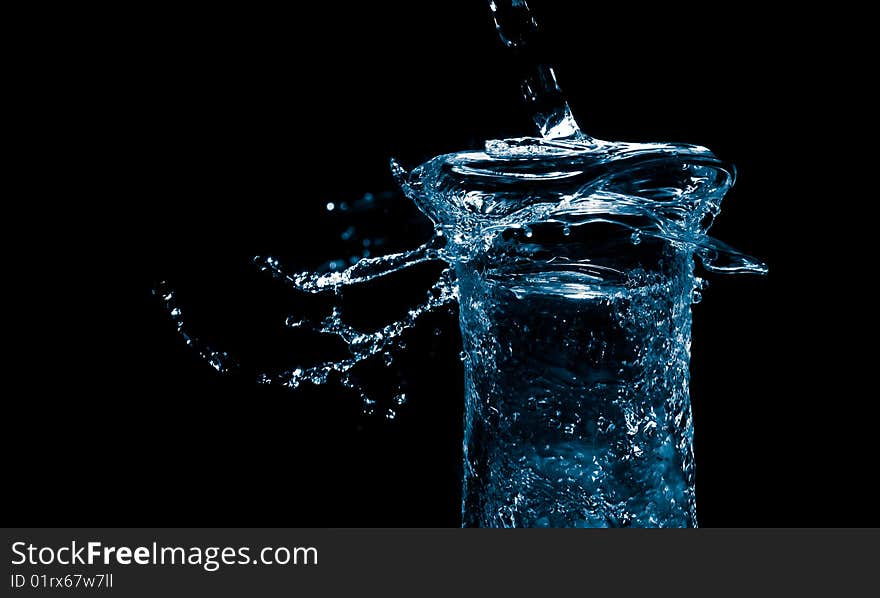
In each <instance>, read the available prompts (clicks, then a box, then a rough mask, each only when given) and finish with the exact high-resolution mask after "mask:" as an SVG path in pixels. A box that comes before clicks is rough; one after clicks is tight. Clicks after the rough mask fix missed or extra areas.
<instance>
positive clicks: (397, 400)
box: [394, 393, 406, 405]
mask: <svg viewBox="0 0 880 598" xmlns="http://www.w3.org/2000/svg"><path fill="white" fill-rule="evenodd" d="M405 403H406V393H400V394H399V395H397V396H395V397H394V404H395V405H403V404H405Z"/></svg>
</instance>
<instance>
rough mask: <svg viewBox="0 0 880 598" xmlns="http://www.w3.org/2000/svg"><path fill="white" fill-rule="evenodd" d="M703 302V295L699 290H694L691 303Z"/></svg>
mask: <svg viewBox="0 0 880 598" xmlns="http://www.w3.org/2000/svg"><path fill="white" fill-rule="evenodd" d="M702 300H703V293H701V292H700V289H694V295H693V300H692V301H693V303H699V302H700V301H702Z"/></svg>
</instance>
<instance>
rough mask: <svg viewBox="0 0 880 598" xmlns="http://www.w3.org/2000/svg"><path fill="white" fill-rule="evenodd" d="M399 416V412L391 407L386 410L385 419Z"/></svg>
mask: <svg viewBox="0 0 880 598" xmlns="http://www.w3.org/2000/svg"><path fill="white" fill-rule="evenodd" d="M395 417H397V413H395V411H394V409H389V410H388V411H386V412H385V419H388V420H392V419H394V418H395Z"/></svg>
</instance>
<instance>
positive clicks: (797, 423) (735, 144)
mask: <svg viewBox="0 0 880 598" xmlns="http://www.w3.org/2000/svg"><path fill="white" fill-rule="evenodd" d="M532 4H533V9H534V10H535V12H536V13H537V16H538V18H539V19H540V21H541V23H542V25H543V27H544V28H545V30H546V31H548V32H549V33H550V37H551V39H552V40H553V41H552V47H551V50H552V55H553V60H554V62H555V63H556V64H557V67H558V68H557V73H558V75H559V79H560V82H561V84H562V86H563V88H564V89H565V90H566V91H567V93H568V94H569V96H570V100H571V104H572V107H573V110H574V112H575V114H576V116H577V117H578V119H579V121H580V122H581V124H582V126H584V128H586V129H587V130H588V131H589V132H590V133H591V134H592V135H594V136H596V137H599V138H603V139H620V140H633V141H636V140H668V141H682V142H691V143H698V144H700V145H705V146H707V147H710V148H711V149H712V150H713V151H714V152H715V153H716V155H718V156H719V157H721V158H722V159H725V160H728V161H730V162H733V163H735V164H736V166H737V168H738V171H739V179H738V182H737V184H736V186H735V187H734V189H733V190H732V191H731V192H730V193H729V195H728V197H727V199H726V202H725V206H724V211H723V213H722V215H721V217H720V218H719V219H718V220H717V223H716V225H715V228H714V229H713V233H714V235H715V236H717V237H719V238H721V239H723V240H725V241H726V242H728V243H730V244H732V245H733V246H735V247H737V248H739V249H742V250H744V251H746V252H748V253H750V254H752V255H755V256H758V257H759V258H761V259H762V260H764V261H766V262H767V263H768V264H769V265H770V275H769V276H767V277H763V278H759V277H714V278H712V279H711V285H710V288H709V290H708V291H707V292H706V293H705V300H704V301H703V303H701V304H700V305H698V306H696V307H695V309H694V329H693V360H692V396H693V406H694V415H695V426H696V454H697V465H698V476H697V477H698V481H697V486H698V487H697V492H698V504H699V516H700V522H701V525H706V526H745V525H749V526H831V525H835V526H836V525H843V526H851V525H876V523H877V516H876V514H875V511H874V509H873V508H872V506H873V500H872V496H871V494H870V493H869V492H868V490H867V485H868V482H869V478H870V477H871V476H872V475H873V472H874V467H873V466H872V465H871V464H872V463H873V457H872V455H871V453H870V451H871V448H872V446H873V441H872V435H875V434H876V432H874V428H875V427H876V423H875V421H876V419H875V418H876V407H875V405H874V404H873V403H874V394H875V393H874V391H873V390H871V389H872V388H873V385H872V384H870V383H869V382H868V380H869V377H870V375H871V371H870V369H869V368H867V367H866V366H865V365H864V362H865V361H867V359H866V353H867V351H866V350H863V349H860V348H859V347H860V346H861V345H860V342H861V341H860V340H859V338H860V337H868V336H867V335H868V328H869V322H868V321H863V319H864V317H863V316H862V315H860V314H864V313H866V310H869V308H870V306H871V305H872V303H871V300H870V299H869V297H868V296H866V295H869V294H867V293H865V292H864V290H862V289H860V288H857V285H856V284H855V283H854V282H853V280H854V279H853V278H852V277H851V275H852V273H854V272H856V271H858V268H857V267H856V265H855V260H856V258H857V257H858V256H859V255H864V254H865V250H864V249H862V245H863V244H864V243H862V242H860V241H859V236H858V235H857V234H856V233H855V232H854V231H853V230H852V221H853V220H855V219H857V216H856V215H855V214H854V213H853V210H852V209H851V207H850V206H852V204H851V203H850V202H852V201H854V200H853V199H852V198H853V195H851V194H850V192H849V190H845V189H843V188H842V187H841V185H842V182H841V179H842V178H843V179H844V180H845V179H846V177H845V176H843V175H842V174H841V165H840V164H837V163H834V161H833V160H834V156H835V155H838V156H839V155H840V154H841V153H846V151H847V147H850V146H848V144H849V143H850V140H849V138H848V137H850V136H854V135H856V134H857V133H858V127H857V126H852V125H850V124H849V123H848V121H847V119H848V118H849V117H850V115H849V110H848V108H846V107H847V106H849V98H850V97H851V95H852V92H850V91H848V90H847V89H846V88H845V87H844V81H845V80H846V77H847V75H845V74H844V72H843V70H842V69H841V67H840V62H838V61H836V60H831V59H830V58H829V56H828V51H829V50H828V45H829V42H828V36H829V35H837V36H843V37H844V38H845V37H847V35H848V27H850V25H851V23H852V22H854V21H857V20H858V16H857V15H846V16H845V18H843V19H840V18H839V16H840V15H832V14H828V13H822V14H806V13H800V14H798V15H791V14H789V15H785V16H784V17H774V16H772V15H769V14H765V13H764V12H762V11H759V10H758V9H755V8H746V7H740V6H735V5H730V6H728V7H726V8H723V9H721V8H715V9H712V10H710V9H708V8H706V7H705V6H702V7H699V6H687V5H684V4H675V5H674V6H673V5H669V6H663V7H662V8H652V9H650V10H647V9H644V8H641V7H635V6H631V5H620V6H619V7H618V8H610V7H607V6H605V7H603V8H596V7H592V6H589V5H588V4H587V3H577V4H578V7H577V8H575V7H573V6H572V5H573V4H574V3H561V2H550V1H547V2H539V1H538V0H534V2H533V3H532ZM74 16H75V17H76V19H75V20H74ZM22 25H23V26H24V27H26V28H27V30H28V31H32V32H33V34H34V35H33V36H31V37H30V38H29V40H28V41H26V42H22V45H21V46H20V47H19V50H18V51H17V52H16V54H15V56H14V61H15V62H16V64H17V65H18V66H20V67H22V68H21V70H22V71H23V74H24V75H25V79H26V83H25V84H23V85H22V86H21V91H22V92H23V94H24V96H25V98H26V102H25V103H26V104H29V105H28V106H27V107H26V110H23V111H22V112H21V113H20V116H18V120H19V122H20V123H21V124H23V125H24V127H25V129H26V130H27V138H26V141H24V142H22V145H21V148H20V151H18V152H17V158H18V159H19V160H21V162H22V168H21V171H20V172H21V173H22V174H24V175H25V176H24V177H23V185H22V186H21V187H20V189H19V191H18V192H17V194H16V196H17V197H20V198H21V201H15V202H14V204H15V205H14V207H13V209H11V210H10V212H9V220H8V221H6V222H5V223H4V225H5V226H4V228H7V229H9V230H10V234H12V233H15V232H19V233H21V232H24V235H23V238H24V240H23V241H22V242H21V243H19V244H16V245H15V246H14V248H12V249H11V250H10V252H9V255H11V256H12V257H13V259H12V262H13V264H12V267H11V268H10V269H9V270H8V280H10V287H9V288H10V289H13V291H14V292H13V293H11V295H12V296H13V297H14V299H16V308H15V309H14V310H12V311H9V312H7V317H8V328H9V329H10V330H11V331H12V332H13V333H15V334H16V336H15V339H14V341H11V342H10V346H11V347H12V348H13V349H14V350H13V353H14V354H15V357H14V359H13V360H12V361H11V362H10V364H11V366H12V368H11V372H10V374H9V375H8V379H9V387H8V389H7V392H6V393H4V394H5V398H4V406H5V412H6V416H5V417H4V430H5V431H4V434H3V440H4V444H5V447H4V453H5V460H4V461H5V468H4V469H5V475H6V478H7V484H5V487H6V488H7V492H6V494H7V497H6V498H7V499H8V503H7V504H8V506H7V507H6V509H5V511H4V512H5V514H6V518H7V519H10V520H11V521H10V523H12V522H14V523H15V524H18V525H82V526H90V525H105V526H108V525H110V526H113V525H171V526H173V525H248V526H250V525H255V526H455V525H458V523H459V508H460V503H459V478H460V451H461V448H460V443H461V403H462V400H461V366H460V364H459V363H458V361H457V359H456V354H457V351H458V348H457V343H458V342H459V339H458V338H457V337H456V333H455V314H454V313H444V314H440V315H438V316H435V317H434V321H430V322H427V323H426V325H425V327H424V331H423V332H421V333H418V334H416V335H414V336H413V337H412V338H411V339H410V340H409V345H410V346H409V350H408V352H407V355H408V356H407V357H405V358H401V360H400V361H399V365H400V366H401V368H403V369H405V371H406V372H407V373H406V384H407V385H408V386H407V390H408V394H409V396H410V397H411V400H410V402H409V404H408V405H406V406H405V407H404V408H402V409H400V410H399V413H398V417H397V418H396V419H395V420H394V421H390V422H388V421H385V420H384V419H383V418H381V417H372V418H369V417H363V416H361V415H359V410H360V404H359V401H358V400H357V398H356V397H354V396H352V395H351V394H349V393H346V392H343V391H341V390H340V389H339V388H336V387H333V386H330V387H326V388H320V389H306V390H302V391H299V392H295V393H291V392H287V391H284V390H282V389H278V388H269V387H258V386H256V385H255V384H254V383H253V377H252V375H251V374H252V369H253V368H257V367H265V368H272V367H277V366H280V365H282V364H285V363H291V360H294V359H301V358H303V357H304V356H306V357H308V356H309V355H311V353H310V352H315V351H318V349H319V348H318V347H317V345H316V344H315V343H314V342H313V341H311V340H310V341H308V342H306V341H304V340H303V339H299V340H297V339H295V338H293V337H290V336H287V333H285V332H284V331H283V330H282V327H281V322H282V321H283V317H284V315H286V314H287V313H289V312H290V311H291V306H294V305H296V303H295V302H296V301H298V299H296V298H295V297H290V296H288V295H285V294H284V292H282V291H279V289H278V288H277V285H275V283H273V282H272V281H271V280H270V279H268V278H267V277H266V276H265V275H260V274H259V273H257V272H256V271H255V269H254V268H253V266H252V265H251V264H250V258H251V257H252V256H253V255H255V254H265V253H272V254H274V255H277V256H279V257H281V258H282V259H284V260H286V261H288V262H290V263H292V264H293V265H295V266H297V265H298V266H303V267H305V266H310V265H315V264H317V263H318V262H320V261H322V260H324V259H326V258H327V257H331V256H333V255H334V252H335V253H340V251H341V252H343V253H344V251H345V248H340V243H339V241H338V234H339V230H340V228H339V226H340V224H339V222H338V221H335V220H333V219H332V218H331V217H329V216H328V215H327V214H326V213H325V212H324V210H323V206H324V205H325V203H326V202H328V201H334V202H339V201H344V200H351V199H354V198H357V197H359V196H360V195H361V194H363V193H364V192H365V191H373V192H377V191H383V190H390V189H393V188H394V183H393V181H392V179H391V177H390V175H389V174H388V166H387V164H388V159H389V157H391V156H395V157H398V158H399V159H401V161H402V162H403V163H404V164H405V165H407V166H414V165H416V164H418V163H419V162H421V161H422V160H425V159H427V158H429V157H431V156H433V155H436V154H439V153H445V152H450V151H456V150H460V149H466V148H473V147H478V146H479V145H480V144H481V142H482V140H484V139H487V138H493V137H494V138H497V137H503V136H513V135H525V134H531V133H533V131H532V130H531V129H530V124H529V121H528V119H527V118H526V117H525V115H524V114H523V112H522V108H521V106H520V105H519V104H518V103H517V101H516V100H517V97H518V87H517V82H516V79H515V76H514V74H513V73H512V71H511V69H510V68H509V67H508V66H507V63H505V59H506V56H505V54H504V50H503V48H502V46H501V45H500V43H499V42H498V40H497V38H496V36H495V33H494V30H493V27H492V23H491V19H490V16H489V12H488V9H487V8H486V7H485V6H484V5H483V3H482V2H463V1H456V2H442V3H433V2H411V3H407V4H403V5H401V6H399V7H396V6H394V5H393V4H390V3H388V4H384V5H381V4H379V3H355V4H353V5H352V6H347V5H345V4H344V3H329V2H328V3H323V4H315V5H310V6H309V7H308V8H300V9H298V10H297V11H294V12H287V13H283V14H281V13H269V12H265V13H263V12H259V11H257V10H248V11H247V12H243V11H240V10H238V9H236V10H223V9H218V8H216V7H210V8H204V9H202V10H189V11H186V12H183V11H181V10H180V9H177V8H175V9H160V8H155V7H149V8H147V7H145V8H143V9H142V10H133V9H131V8H128V9H126V11H125V12H105V11H102V12H100V13H97V12H96V13H94V14H85V15H84V14H82V13H77V14H76V15H65V14H59V13H52V14H43V15H38V16H36V17H35V18H34V19H33V20H29V21H27V22H26V23H22ZM844 52H846V49H845V48H844ZM31 60H33V62H30V61H31ZM393 212H394V213H393V214H392V215H390V216H389V217H388V221H387V224H388V226H389V228H392V229H394V230H392V231H390V234H391V235H392V237H394V236H396V237H397V238H399V239H402V240H401V241H400V243H401V244H404V241H403V240H406V241H411V240H418V239H419V238H423V237H424V235H425V234H426V231H427V230H428V229H427V228H426V224H425V222H424V221H422V222H421V224H412V222H411V209H410V208H408V207H407V206H404V205H400V206H396V207H395V208H394V210H393ZM343 228H344V227H343ZM429 274H430V272H429V273H427V275H429ZM427 275H426V277H427ZM160 280H168V281H169V282H171V283H172V284H173V285H174V286H176V287H177V288H178V289H179V292H180V297H181V301H182V302H183V303H184V305H185V306H186V307H187V308H188V311H187V315H188V317H189V319H188V323H189V324H190V327H191V329H192V330H193V331H194V332H196V333H198V334H199V335H200V336H202V337H204V338H206V339H208V340H210V341H212V342H214V343H216V344H217V345H218V346H222V348H225V349H228V350H230V351H231V352H234V353H237V354H240V355H242V359H243V361H244V362H245V363H243V368H242V372H241V373H240V374H234V375H232V376H229V377H221V376H219V375H217V374H216V373H215V372H214V371H213V370H211V368H210V367H208V366H207V365H206V364H205V363H204V362H202V361H201V360H200V359H199V358H198V357H197V356H196V355H195V354H194V353H193V352H192V351H190V350H188V349H187V348H186V347H185V346H184V345H183V342H182V341H181V340H180V339H179V337H178V336H177V335H176V333H175V331H174V328H173V325H172V323H171V322H170V320H169V319H168V318H167V316H166V315H165V314H163V313H162V311H161V310H160V308H159V305H158V303H157V302H156V301H155V299H154V297H153V296H152V295H151V289H152V288H153V286H154V285H155V284H156V283H157V282H158V281H160ZM405 282H406V284H404V283H403V282H400V283H392V284H391V286H390V287H387V286H386V287H383V288H382V289H379V291H380V292H377V293H374V294H373V295H372V296H370V295H369V294H367V295H365V297H366V298H360V300H359V302H358V303H359V305H360V306H361V307H362V308H365V309H366V311H367V312H370V311H372V309H373V308H375V313H379V314H381V313H385V312H382V309H384V307H383V306H384V305H385V303H386V302H387V300H388V298H389V297H392V296H393V295H394V294H395V292H397V291H402V290H403V289H404V288H408V285H409V284H411V281H405ZM395 284H396V286H395ZM842 288H843V289H846V290H845V292H841V291H840V289H842ZM291 302H292V303H291ZM370 302H372V303H370ZM380 308H382V309H380ZM375 313H374V315H375ZM434 328H441V330H443V334H441V335H440V336H435V335H434V334H433V329H434ZM852 335H855V337H856V339H857V340H856V341H852V342H850V341H849V340H848V339H849V338H850V337H851V336H852ZM868 338H869V337H868ZM248 360H249V361H248ZM13 489H14V490H13Z"/></svg>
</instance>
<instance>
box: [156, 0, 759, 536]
mask: <svg viewBox="0 0 880 598" xmlns="http://www.w3.org/2000/svg"><path fill="white" fill-rule="evenodd" d="M489 6H490V8H491V11H492V15H493V18H494V20H495V24H496V28H497V31H498V33H499V36H500V38H501V40H502V42H503V43H504V44H505V45H506V46H507V47H508V48H510V50H511V52H510V54H511V55H512V56H513V58H514V59H515V60H517V61H518V64H519V65H520V71H521V75H522V90H523V97H524V99H525V100H526V103H527V105H528V106H529V109H530V111H531V113H532V119H533V121H534V123H535V125H536V127H537V129H538V131H539V133H540V135H541V137H535V138H533V137H524V138H515V139H502V140H489V141H487V142H486V143H485V146H484V148H483V149H482V151H466V152H458V153H453V154H446V155H442V156H438V157H436V158H434V159H432V160H429V161H428V162H426V163H424V164H422V165H421V166H418V167H417V168H415V169H413V170H412V171H409V172H408V171H407V170H406V169H405V168H403V167H402V166H401V165H400V164H398V163H397V162H395V161H392V163H391V170H392V174H393V176H394V178H395V179H396V181H397V183H398V185H399V186H400V188H401V189H402V190H403V192H404V193H405V194H406V196H407V197H409V198H410V199H411V200H412V201H413V202H415V204H416V205H417V206H418V208H419V209H420V210H421V211H422V212H423V213H424V214H425V215H427V216H428V217H429V218H430V219H431V221H432V222H433V224H434V234H433V236H432V237H431V238H430V239H429V240H428V241H427V242H426V243H424V244H423V245H421V246H419V247H417V248H415V249H412V250H408V251H402V252H399V253H390V254H387V255H380V256H372V255H369V250H367V249H365V250H364V257H361V258H360V259H357V258H354V259H352V260H351V263H350V265H349V266H348V267H345V262H344V261H341V260H340V261H337V260H333V261H331V262H328V263H327V264H325V267H324V268H322V269H319V271H314V272H313V271H304V272H293V271H287V270H286V269H285V268H283V267H282V266H281V264H280V262H279V260H277V259H276V258H274V257H265V256H258V257H256V258H254V262H255V264H256V265H257V267H258V268H259V269H260V270H262V271H264V272H267V273H269V274H270V275H272V276H273V277H274V278H275V279H276V280H278V281H280V282H281V283H283V284H285V285H287V286H289V287H291V288H293V289H295V290H296V291H297V292H300V293H305V294H311V295H315V294H326V295H327V296H328V301H329V303H330V304H331V305H333V307H332V310H331V312H330V313H329V314H328V315H327V316H326V317H324V318H323V319H309V318H301V317H299V316H297V315H293V316H291V317H289V318H288V320H287V322H286V325H287V326H288V327H290V328H295V329H305V330H309V331H311V332H312V333H315V334H318V335H325V336H330V337H334V338H336V339H339V340H340V341H342V343H343V344H344V346H345V347H346V348H347V353H348V354H347V356H346V357H344V358H342V359H336V360H328V361H323V362H321V363H319V364H317V365H314V366H310V367H302V366H296V367H293V368H290V369H284V370H282V371H275V372H264V373H261V374H259V375H258V382H260V383H263V384H277V385H280V386H283V387H286V388H290V389H296V388H299V387H300V386H301V385H302V384H304V383H311V384H317V385H321V384H326V383H328V382H330V381H331V379H333V380H337V381H338V382H339V383H340V384H341V385H342V386H344V387H346V388H349V389H352V390H353V391H355V392H356V393H357V394H359V396H360V397H361V401H362V405H363V413H364V414H367V415H370V414H382V415H384V417H385V418H386V419H388V420H393V419H395V418H396V417H397V413H398V409H399V408H402V407H403V406H404V405H406V404H407V402H408V399H407V397H406V394H405V393H403V392H402V391H401V389H399V388H398V389H395V390H394V391H393V392H392V396H393V398H392V403H393V406H391V407H388V408H384V409H380V408H379V407H378V402H377V401H376V399H375V398H373V397H372V396H370V394H369V393H368V392H367V390H366V389H365V388H364V387H363V386H362V385H361V384H360V382H359V381H358V378H357V376H356V374H355V372H356V368H357V367H358V366H359V365H360V364H362V363H366V362H369V361H372V360H374V359H381V360H383V362H384V363H385V364H386V365H388V364H389V363H390V361H391V360H393V353H394V352H395V351H397V350H399V349H400V348H401V346H402V337H403V335H404V334H405V333H406V331H408V330H411V329H412V328H414V327H415V326H417V325H418V322H419V320H420V319H421V318H422V317H423V316H424V315H425V314H428V313H430V312H432V311H435V310H437V309H438V308H440V307H443V306H447V305H450V304H452V303H457V304H458V305H459V310H460V326H461V332H462V337H463V341H464V347H463V351H462V353H461V355H460V357H461V359H462V361H463V362H464V364H465V373H466V375H465V403H466V409H465V431H464V436H465V462H464V469H465V479H464V501H463V521H464V523H465V524H466V525H480V526H538V527H541V526H575V527H597V526H693V525H695V524H696V514H695V498H694V485H693V474H694V471H693V452H692V442H693V429H692V423H691V415H690V403H689V395H688V382H689V377H688V363H689V357H690V326H691V305H692V304H693V303H698V302H700V301H701V300H702V291H703V290H704V288H705V283H704V282H703V281H702V280H701V279H699V278H697V277H696V276H695V274H694V264H695V262H699V263H701V264H702V266H703V267H704V268H705V269H706V270H707V271H709V272H712V273H756V274H763V273H766V271H767V267H766V265H764V264H763V263H761V262H760V261H758V260H755V259H754V258H751V257H749V256H746V255H745V254H743V253H741V252H739V251H737V250H735V249H733V248H731V247H729V246H727V245H726V244H724V243H723V242H721V241H718V240H717V239H713V238H711V237H709V236H708V234H707V232H708V230H709V228H710V227H711V225H712V223H713V221H714V219H715V217H716V216H717V215H718V214H719V211H720V206H721V201H722V199H723V197H724V195H725V193H726V192H727V191H728V189H729V188H730V187H731V186H732V185H733V183H734V179H735V170H734V168H733V166H731V165H729V164H726V163H724V162H722V161H721V160H719V159H718V158H716V157H715V156H714V155H713V154H712V152H710V151H709V150H708V149H706V148H704V147H701V146H696V145H686V144H675V143H623V142H609V141H602V140H598V139H594V138H592V137H590V136H589V135H587V134H585V133H584V132H583V131H581V129H580V127H579V126H578V124H577V122H576V121H575V119H574V117H573V115H572V111H571V109H570V107H569V105H568V102H567V101H566V99H565V96H564V95H563V93H562V91H561V89H560V86H559V84H558V82H557V79H556V74H555V72H554V70H553V68H552V67H551V66H550V65H549V62H548V61H547V60H546V59H545V57H544V55H543V49H542V45H541V40H540V32H539V30H538V28H537V25H536V23H535V20H534V18H533V16H532V14H531V11H530V10H529V7H528V5H527V3H526V2H525V0H506V1H504V0H491V1H490V2H489ZM326 208H327V210H328V211H335V210H337V209H339V210H344V209H346V204H339V206H337V205H336V204H335V203H328V204H327V205H326ZM354 236H355V229H354V228H351V227H350V228H347V229H345V230H344V231H343V232H342V233H341V238H342V240H344V241H350V240H352V238H353V237H354ZM365 247H366V246H365ZM427 262H437V263H443V264H445V267H444V268H443V270H442V272H441V273H440V275H439V277H438V279H437V280H436V281H435V282H434V284H433V285H432V286H431V287H430V289H429V290H428V292H427V294H426V298H425V299H424V300H423V301H422V302H421V303H419V304H418V305H416V306H415V307H412V308H411V309H409V310H408V312H407V313H406V314H405V315H404V316H403V317H401V318H398V319H396V320H393V321H391V322H390V323H387V324H385V325H383V326H381V327H380V328H379V329H378V330H372V331H366V330H361V329H359V328H358V327H356V326H354V325H352V324H350V323H347V322H346V321H345V319H344V318H343V314H342V311H341V310H340V308H339V303H340V301H341V294H342V292H343V290H344V289H346V288H349V287H352V286H357V285H364V284H368V283H371V282H373V281H375V280H378V279H380V278H382V277H385V276H389V275H391V274H394V273H396V272H401V271H403V270H406V269H409V268H412V267H414V266H416V265H418V264H423V263H427ZM157 296H158V297H159V298H160V300H161V301H162V303H163V305H164V306H165V308H166V310H168V312H169V314H170V316H171V317H172V320H173V321H174V322H175V323H176V326H177V330H178V331H179V333H180V334H181V336H182V337H183V338H184V340H185V341H186V343H187V344H188V345H189V346H192V347H194V348H196V349H197V350H198V351H199V352H200V354H201V355H202V356H203V357H204V358H205V359H206V360H207V361H208V362H209V363H211V365H212V367H214V368H215V369H217V370H218V371H225V370H226V369H227V366H226V365H225V364H226V363H227V361H228V355H226V354H225V353H223V352H219V351H215V350H213V349H211V348H209V347H207V345H204V344H202V343H201V342H199V341H198V340H197V339H196V338H195V337H193V336H191V335H190V334H189V333H188V332H187V331H186V330H185V327H184V325H183V319H182V317H183V316H182V311H181V310H180V307H179V306H178V305H177V302H176V299H175V297H174V294H173V292H172V291H169V290H167V289H160V290H158V291H157Z"/></svg>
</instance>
